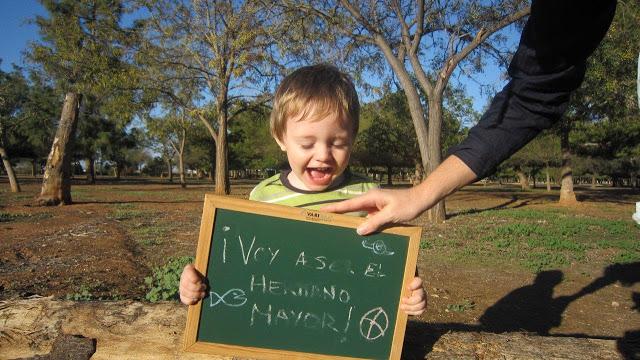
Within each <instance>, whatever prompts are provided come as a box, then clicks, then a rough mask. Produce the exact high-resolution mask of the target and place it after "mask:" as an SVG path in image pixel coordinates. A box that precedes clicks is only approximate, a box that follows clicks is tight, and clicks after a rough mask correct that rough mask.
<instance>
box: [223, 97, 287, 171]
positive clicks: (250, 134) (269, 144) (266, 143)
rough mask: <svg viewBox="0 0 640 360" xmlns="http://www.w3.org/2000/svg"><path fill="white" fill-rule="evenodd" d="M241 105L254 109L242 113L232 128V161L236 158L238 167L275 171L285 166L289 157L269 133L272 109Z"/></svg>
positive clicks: (230, 133) (230, 135) (230, 136)
mask: <svg viewBox="0 0 640 360" xmlns="http://www.w3.org/2000/svg"><path fill="white" fill-rule="evenodd" d="M238 106H242V107H247V108H250V109H251V110H249V111H245V112H243V113H241V114H239V115H238V116H237V118H236V120H235V121H234V122H233V123H232V124H231V125H230V127H229V154H230V159H235V161H233V162H235V163H236V168H240V169H246V168H249V169H266V168H274V169H275V168H279V167H281V166H282V165H283V164H285V163H286V161H287V158H286V156H285V155H284V153H283V152H282V150H280V147H279V146H278V144H277V143H276V142H275V141H274V139H273V137H272V136H271V132H270V131H269V110H270V109H269V108H267V107H265V106H260V105H255V106H251V105H238ZM233 162H230V163H233ZM231 168H233V167H231Z"/></svg>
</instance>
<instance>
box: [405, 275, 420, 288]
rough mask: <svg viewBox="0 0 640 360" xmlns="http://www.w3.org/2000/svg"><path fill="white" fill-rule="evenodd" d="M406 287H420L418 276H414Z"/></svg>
mask: <svg viewBox="0 0 640 360" xmlns="http://www.w3.org/2000/svg"><path fill="white" fill-rule="evenodd" d="M407 288H408V289H409V290H411V291H413V290H419V289H422V279H421V278H420V277H419V276H416V277H414V278H413V280H411V282H410V283H409V285H407Z"/></svg>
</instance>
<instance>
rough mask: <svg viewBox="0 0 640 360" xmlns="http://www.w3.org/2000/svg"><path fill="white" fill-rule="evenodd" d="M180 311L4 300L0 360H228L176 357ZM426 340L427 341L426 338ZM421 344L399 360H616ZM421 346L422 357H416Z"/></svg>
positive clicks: (455, 340) (596, 354)
mask: <svg viewBox="0 0 640 360" xmlns="http://www.w3.org/2000/svg"><path fill="white" fill-rule="evenodd" d="M186 310H187V308H186V306H183V305H180V304H177V303H175V302H163V303H157V304H150V303H142V302H136V301H110V302H104V301H100V302H98V301H95V302H92V301H88V302H74V301H59V300H54V299H53V298H50V297H39V298H30V299H19V300H7V301H2V302H0V358H1V359H25V358H33V359H54V358H55V356H54V355H55V354H54V353H55V352H56V351H57V352H61V351H62V352H64V347H65V346H73V347H74V348H78V349H79V350H74V351H78V353H79V354H89V355H86V356H90V358H91V359H95V360H101V359H178V360H191V359H193V360H197V359H202V360H204V359H209V360H210V359H233V358H232V357H222V356H220V357H215V356H210V355H201V354H193V353H186V352H183V351H182V335H183V332H184V325H185V321H186V313H187V312H186ZM425 336H426V337H427V338H428V336H429V334H426V335H425ZM422 338H423V337H422V335H421V334H415V331H414V332H412V331H408V337H407V339H406V341H405V348H407V349H408V351H407V352H405V355H404V357H405V358H415V356H416V354H419V358H426V359H432V360H440V359H474V360H475V359H587V358H588V359H620V358H621V356H620V355H619V354H618V352H617V351H616V343H615V341H614V340H599V339H586V338H570V337H543V336H533V335H528V334H522V333H507V334H491V333H483V332H449V333H445V334H441V335H439V336H437V338H433V342H431V343H428V341H424V343H428V348H427V347H425V346H424V343H417V342H420V341H422ZM83 339H86V341H83ZM56 340H57V342H56ZM87 344H95V353H93V354H92V355H90V353H88V352H87V351H90V350H91V349H90V345H87ZM54 345H55V346H54ZM87 346H88V347H89V350H87ZM421 346H422V350H423V352H422V353H421V352H420V351H416V349H417V350H420V347H421ZM411 350H413V351H411ZM76 358H78V359H80V358H82V357H81V355H78V357H76ZM86 358H88V357H86Z"/></svg>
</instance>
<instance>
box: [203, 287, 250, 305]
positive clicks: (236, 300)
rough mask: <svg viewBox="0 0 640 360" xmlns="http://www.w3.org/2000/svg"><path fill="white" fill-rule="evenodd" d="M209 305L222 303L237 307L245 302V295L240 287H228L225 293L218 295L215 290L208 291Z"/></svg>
mask: <svg viewBox="0 0 640 360" xmlns="http://www.w3.org/2000/svg"><path fill="white" fill-rule="evenodd" d="M209 297H210V299H211V300H210V301H211V303H210V305H209V307H214V306H216V305H218V304H224V305H227V306H231V307H239V306H242V305H244V304H245V303H246V302H247V296H246V294H245V292H244V290H242V289H230V290H228V291H227V292H226V293H224V294H222V295H220V294H218V293H217V292H215V291H210V292H209Z"/></svg>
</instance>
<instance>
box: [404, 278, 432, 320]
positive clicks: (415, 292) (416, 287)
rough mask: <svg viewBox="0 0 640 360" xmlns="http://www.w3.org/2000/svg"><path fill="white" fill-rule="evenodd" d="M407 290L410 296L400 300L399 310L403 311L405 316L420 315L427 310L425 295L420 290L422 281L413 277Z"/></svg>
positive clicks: (422, 290)
mask: <svg viewBox="0 0 640 360" xmlns="http://www.w3.org/2000/svg"><path fill="white" fill-rule="evenodd" d="M407 288H408V289H409V290H410V291H411V294H410V295H409V296H405V297H403V298H402V300H401V302H400V310H403V311H404V312H405V313H407V315H421V314H422V313H423V312H424V311H425V310H426V309H427V295H426V292H425V291H424V289H423V288H422V279H421V278H419V277H417V276H416V277H414V278H413V280H412V281H411V282H410V283H409V285H408V286H407Z"/></svg>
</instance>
